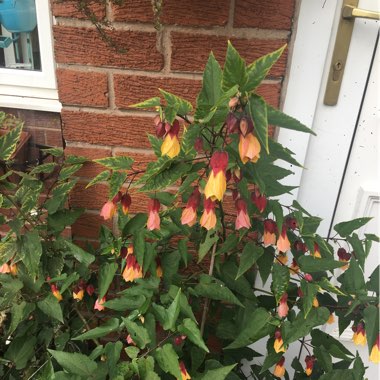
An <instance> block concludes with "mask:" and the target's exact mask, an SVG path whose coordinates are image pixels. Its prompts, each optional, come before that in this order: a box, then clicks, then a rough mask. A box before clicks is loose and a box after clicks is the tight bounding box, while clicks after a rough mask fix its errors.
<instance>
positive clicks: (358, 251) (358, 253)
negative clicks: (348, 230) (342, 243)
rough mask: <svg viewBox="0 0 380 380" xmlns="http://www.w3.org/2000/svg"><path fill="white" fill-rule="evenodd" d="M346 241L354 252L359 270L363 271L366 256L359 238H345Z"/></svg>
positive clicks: (356, 236) (354, 235) (355, 235)
mask: <svg viewBox="0 0 380 380" xmlns="http://www.w3.org/2000/svg"><path fill="white" fill-rule="evenodd" d="M347 241H348V242H349V243H350V244H351V246H352V250H353V251H354V252H355V257H356V259H357V260H358V262H359V265H360V266H361V268H362V269H363V270H364V264H365V259H366V254H365V252H364V248H363V244H362V242H361V240H360V239H359V236H358V235H357V234H353V235H352V236H347Z"/></svg>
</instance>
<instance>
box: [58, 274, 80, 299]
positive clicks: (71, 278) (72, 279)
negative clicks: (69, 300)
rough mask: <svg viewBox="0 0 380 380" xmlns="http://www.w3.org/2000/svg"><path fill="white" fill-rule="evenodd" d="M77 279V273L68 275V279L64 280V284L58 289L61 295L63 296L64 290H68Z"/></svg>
mask: <svg viewBox="0 0 380 380" xmlns="http://www.w3.org/2000/svg"><path fill="white" fill-rule="evenodd" d="M79 277H80V275H79V274H78V273H76V272H73V273H71V274H70V275H69V277H67V278H66V280H65V282H64V283H63V284H62V286H61V289H60V292H61V294H63V293H64V292H65V290H66V289H68V288H69V286H70V285H71V284H72V283H73V282H75V281H78V280H79Z"/></svg>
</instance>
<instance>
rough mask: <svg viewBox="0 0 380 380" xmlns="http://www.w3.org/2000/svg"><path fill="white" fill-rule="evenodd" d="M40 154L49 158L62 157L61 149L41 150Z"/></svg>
mask: <svg viewBox="0 0 380 380" xmlns="http://www.w3.org/2000/svg"><path fill="white" fill-rule="evenodd" d="M41 152H43V153H45V154H50V155H51V156H54V157H62V156H63V153H64V152H63V149H62V148H46V149H41Z"/></svg>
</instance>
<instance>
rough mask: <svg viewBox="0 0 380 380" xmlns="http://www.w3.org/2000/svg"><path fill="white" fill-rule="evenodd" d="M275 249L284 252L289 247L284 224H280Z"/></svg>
mask: <svg viewBox="0 0 380 380" xmlns="http://www.w3.org/2000/svg"><path fill="white" fill-rule="evenodd" d="M277 249H278V250H279V251H280V252H286V251H288V250H289V249H290V242H289V239H288V235H287V234H286V226H285V225H283V226H282V231H281V234H280V236H279V237H278V240H277Z"/></svg>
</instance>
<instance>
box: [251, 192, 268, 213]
mask: <svg viewBox="0 0 380 380" xmlns="http://www.w3.org/2000/svg"><path fill="white" fill-rule="evenodd" d="M251 200H252V202H253V203H254V204H255V205H256V207H257V209H258V210H259V212H260V213H261V214H262V213H263V211H264V210H265V208H266V207H267V198H266V196H265V195H264V194H261V193H260V191H259V189H255V191H253V192H252V194H251Z"/></svg>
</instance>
